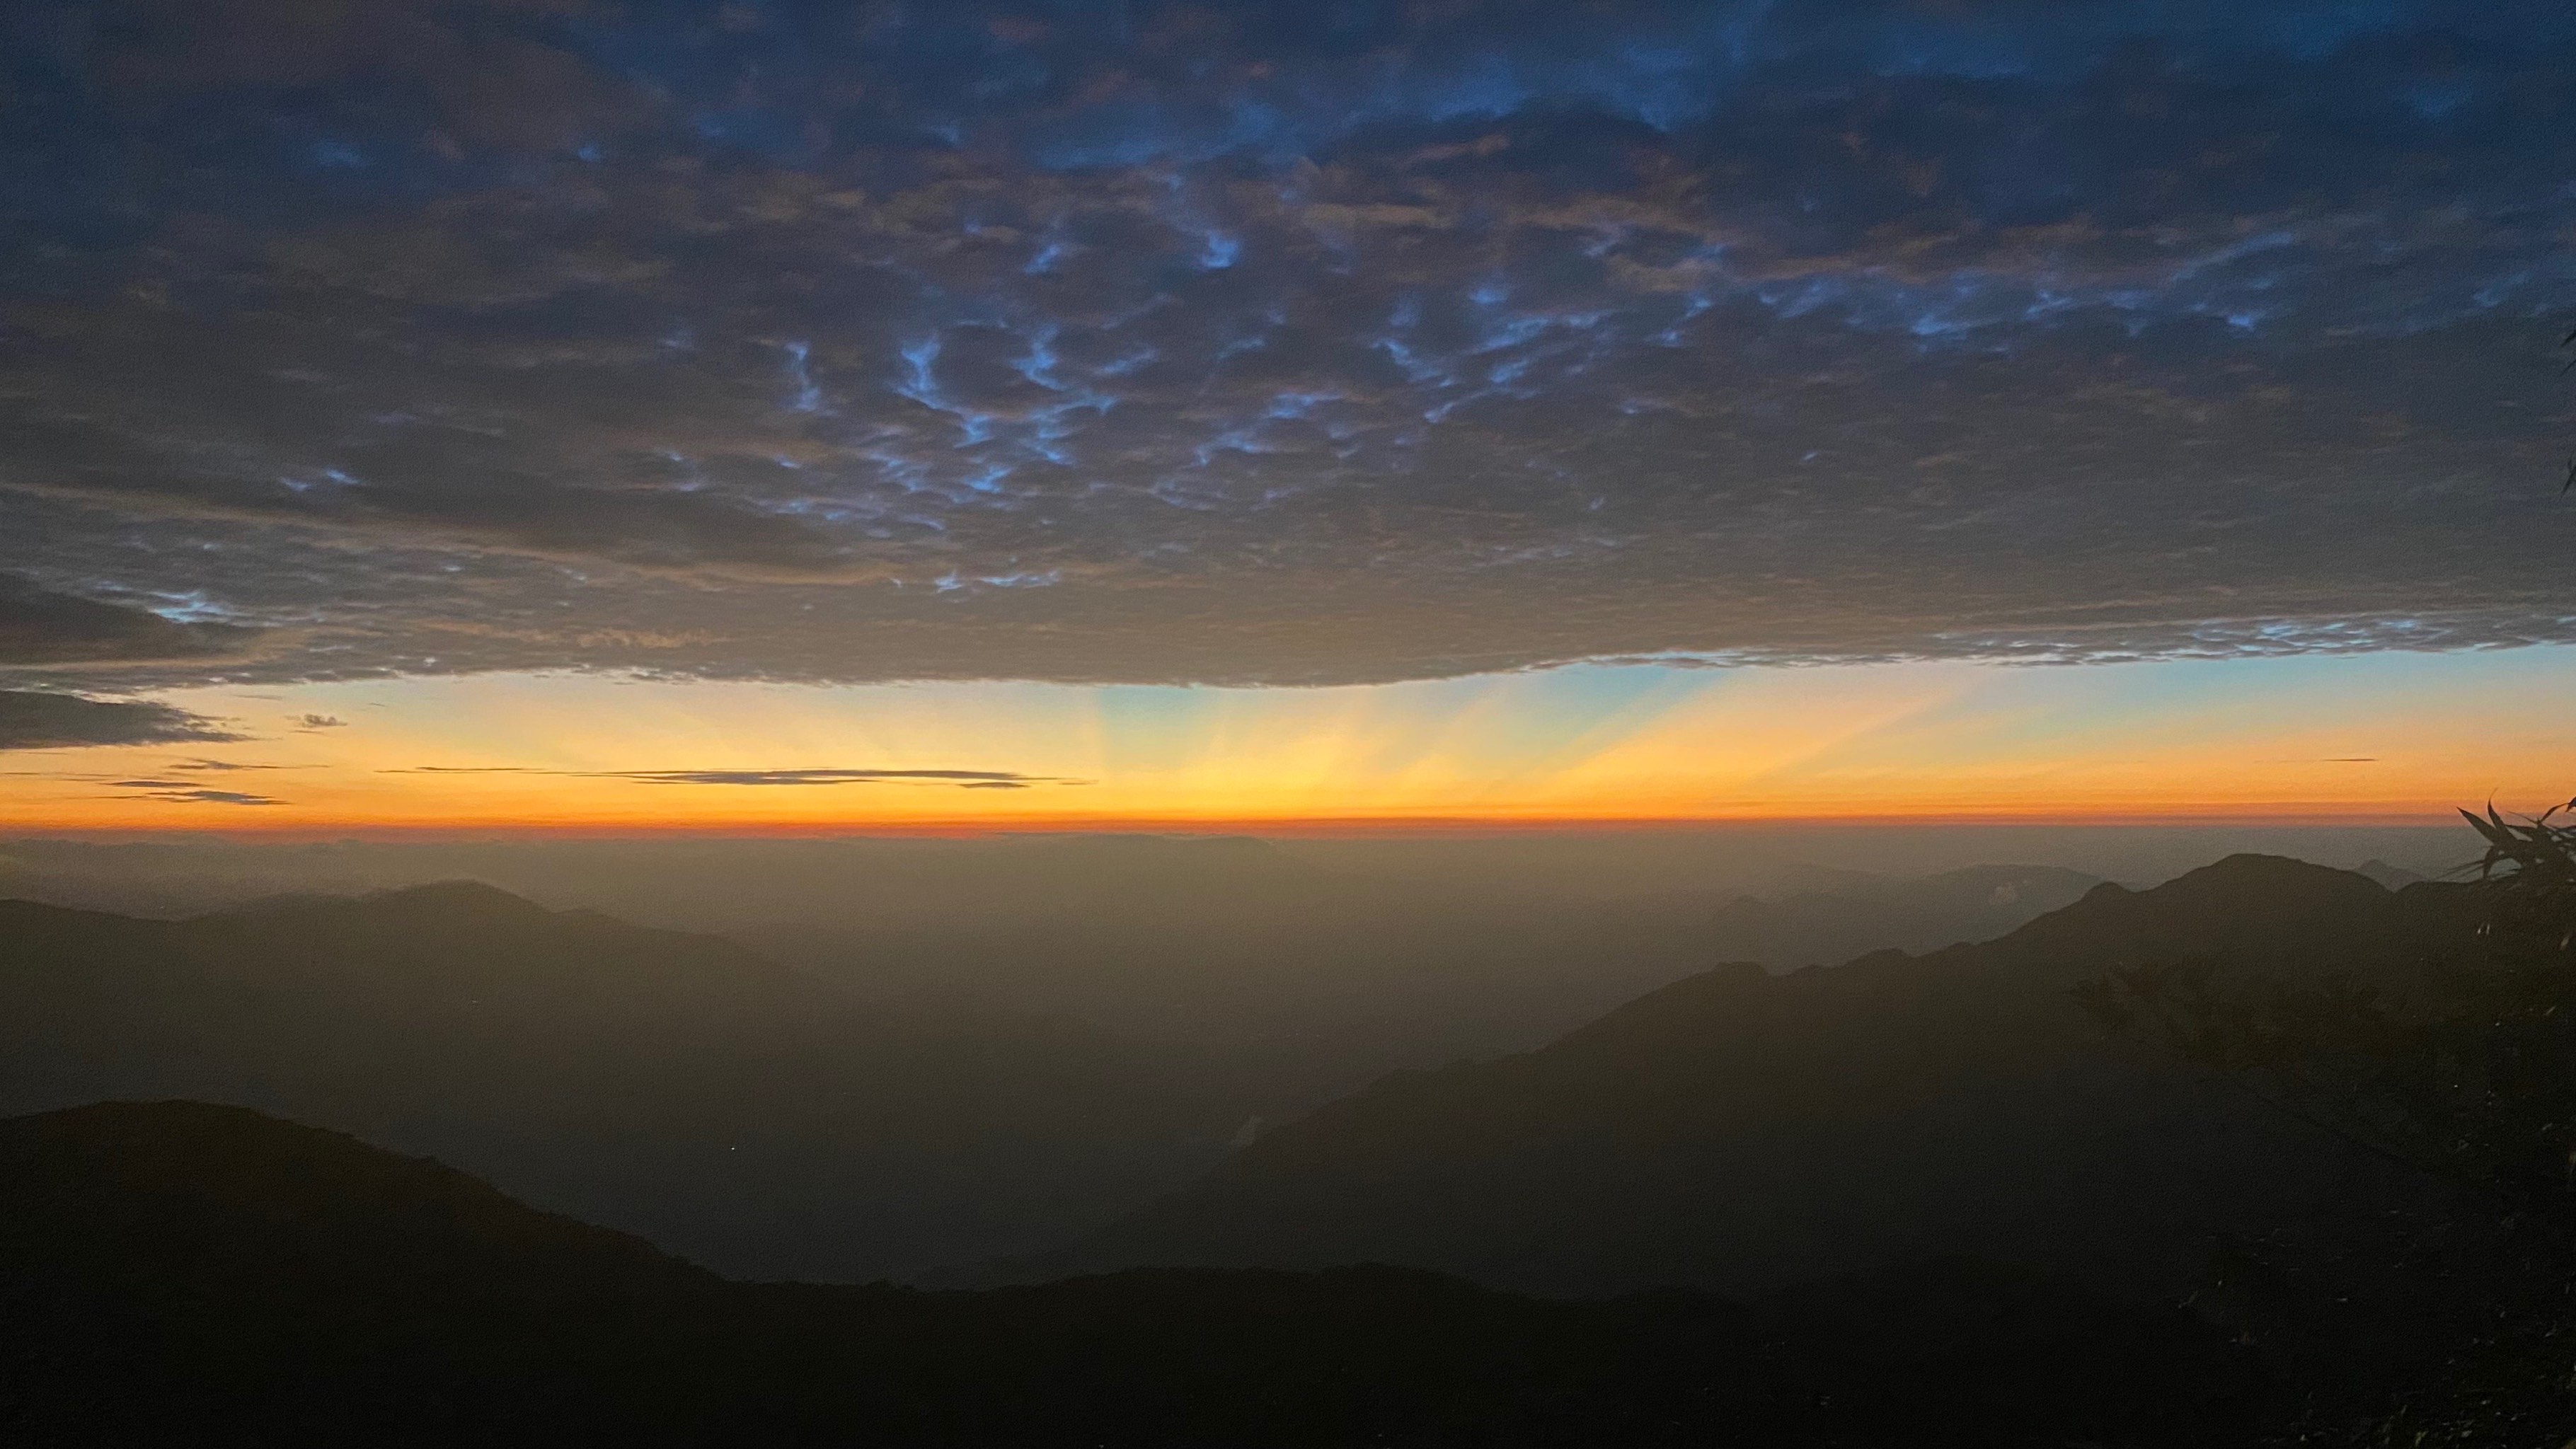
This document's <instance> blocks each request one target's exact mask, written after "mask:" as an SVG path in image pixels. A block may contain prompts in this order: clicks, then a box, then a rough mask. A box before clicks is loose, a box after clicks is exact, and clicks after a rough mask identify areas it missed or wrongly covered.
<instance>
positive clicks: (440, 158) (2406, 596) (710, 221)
mask: <svg viewBox="0 0 2576 1449" xmlns="http://www.w3.org/2000/svg"><path fill="white" fill-rule="evenodd" d="M2571 313H2576V11H2571V10H2570V9H2568V8H2567V7H2565V6H2563V5H2558V4H2548V3H2538V0H2522V3H2498V0H2485V3H2436V0H2359V3H2245V0H2239V3H2229V4H2219V3H2184V0H2129V3H2106V0H2052V3H2046V4H2041V3H2027V4H2014V3H1999V4H1983V5H1973V6H1970V5H1956V4H1946V3H1934V0H1919V3H1901V4H1869V3H1861V0H1831V3H1826V0H1805V3H1799V0H1777V3H1743V4H1656V3H1619V0H1601V3H1564V0H1559V3H1548V4H1538V3H1478V0H1439V3H1433V0H1417V3H1410V4H1370V3H1356V0H1347V3H1334V0H1308V3H1303V4H1297V5H1286V4H1249V3H1244V4H1197V5H1178V4H1151V3H1141V0H1139V3H1125V4H1075V3H1061V4H1030V3H1023V4H1015V5H982V4H974V3H944V4H940V5H905V4H893V3H874V4H871V3H858V4H851V3H839V4H828V5H827V4H789V3H750V0H739V3H729V4H721V5H693V4H678V3H648V0H632V3H607V0H597V3H594V0H453V3H432V0H379V3H371V4H366V5H355V4H315V3H310V0H187V3H181V0H123V3H68V0H24V3H20V4H16V5H12V6H9V7H7V9H6V13H5V14H0V438H5V439H6V440H7V441H6V446H5V447H0V819H5V820H6V821H8V822H10V823H12V824H23V825H25V826H28V827H31V828H43V829H61V830H81V829H103V830H157V829H183V830H203V829H239V830H257V831H275V830H304V829H312V830H322V829H339V828H349V827H369V826H381V827H384V828H408V827H424V828H426V827H437V828H450V827H457V826H472V827H475V828H503V829H506V828H514V827H523V828H530V829H540V828H542V829H559V828H569V829H588V828H602V829H725V830H733V829H742V830H762V829H787V830H841V829H873V828H889V827H919V828H925V829H929V828H940V829H947V828H977V827H979V826H1006V827H1019V826H1026V825H1047V826H1063V827H1079V826H1086V825H1100V826H1120V827H1124V826H1129V825H1134V824H1138V823H1148V824H1150V823H1156V822H1163V823H1173V824H1182V825H1190V824H1210V825H1218V824H1223V825H1229V826H1233V825H1243V824H1253V825H1259V824H1262V823H1264V822H1267V823H1270V824H1273V825H1277V826H1280V827H1282V828H1285V827H1286V826H1288V825H1292V824H1300V823H1319V822H1320V823H1324V824H1332V823H1336V822H1338V823H1344V824H1370V825H1381V824H1402V823H1405V822H1415V823H1426V822H1467V823H1473V824H1486V825H1510V824H1516V823H1531V822H1538V823H1548V822H1568V821H1588V820H1599V821H1612V822H1617V821H1657V820H1686V819H1701V818H1706V819H1737V818H1762V817H1778V816H1796V817H1804V816H1825V817H1836V818H1842V817H1871V816H1882V815H1883V816H1889V817H1905V818H1923V817H1954V816H1955V817H1962V818H1965V817H1987V816H1993V817H2011V818H2022V817H2064V818H2092V817H2100V818H2114V817H2120V818H2126V817H2186V816H2194V817H2196V816H2224V817H2235V816H2242V817H2248V818H2252V817H2262V818H2283V819H2292V818H2346V817H2350V818H2363V817H2369V818H2392V819H2393V818H2429V817H2431V816H2433V815H2438V814H2440V813H2441V812H2443V811H2445V810H2447V809H2448V808H2449V807H2450V806H2451V805H2453V804H2462V803H2480V802H2482V801H2483V800H2485V799H2486V798H2488V797H2489V796H2491V795H2492V796H2494V797H2495V798H2497V799H2499V800H2502V801H2505V802H2507V803H2510V804H2514V805H2517V806H2537V805H2539V804H2541V803H2545V802H2546V801H2548V800H2550V799H2552V798H2560V797H2563V796H2564V795H2565V794H2566V793H2567V792H2568V791H2569V790H2570V789H2571V788H2576V785H2571V784H2570V783H2569V782H2570V781H2571V780H2576V727H2571V726H2570V725H2569V724H2568V723H2567V721H2570V720H2571V719H2576V712H2571V711H2570V709H2569V704H2570V702H2571V701H2570V699H2569V697H2568V696H2569V694H2570V693H2571V690H2576V682H2571V681H2576V674H2571V670H2570V668H2569V666H2570V664H2571V663H2576V659H2571V656H2570V654H2569V652H2568V651H2569V649H2570V648H2571V647H2576V575H2571V573H2570V571H2569V570H2568V569H2567V568H2566V567H2565V566H2564V560H2565V559H2566V557H2567V556H2568V549H2569V546H2570V545H2571V543H2576V499H2570V498H2568V497H2565V496H2562V494H2561V492H2560V489H2559V483H2560V481H2561V479H2562V477H2563V476H2564V475H2565V472H2566V469H2567V468H2568V467H2569V464H2568V463H2567V462H2566V455H2567V453H2568V451H2569V450H2570V448H2576V383H2571V382H2570V381H2569V380H2568V379H2566V378H2564V377H2562V376H2561V374H2560V368H2561V366H2562V365H2563V363H2564V361H2565V358H2566V356H2567V354H2566V353H2565V352H2564V351H2563V350H2561V349H2559V348H2557V346H2556V344H2558V343H2559V341H2560V339H2561V337H2562V336H2564V335H2565V334H2566V332H2567V329H2568V327H2569V326H2570V325H2576V319H2571V315H2570V314H2571Z"/></svg>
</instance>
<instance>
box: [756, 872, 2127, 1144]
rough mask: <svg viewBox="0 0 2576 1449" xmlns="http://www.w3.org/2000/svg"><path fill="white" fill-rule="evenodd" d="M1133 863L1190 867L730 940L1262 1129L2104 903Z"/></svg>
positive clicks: (2013, 894)
mask: <svg viewBox="0 0 2576 1449" xmlns="http://www.w3.org/2000/svg"><path fill="white" fill-rule="evenodd" d="M1126 848H1127V850H1129V851H1131V852H1133V853H1134V854H1136V855H1138V856H1150V857H1151V858H1153V859H1154V860H1156V861H1157V862H1165V861H1170V862H1182V863H1186V868H1182V867H1181V866H1178V865H1176V866H1175V867H1174V868H1173V869H1172V870H1171V871H1170V872H1169V873H1168V874H1167V875H1166V876H1164V877H1161V878H1158V880H1157V883H1156V884H1155V885H1154V887H1153V888H1151V889H1132V888H1131V889H1121V890H1103V891H1101V892H1098V893H1096V894H1090V895H1084V896H1079V897H1062V898H1055V899H1053V900H1052V903H1050V898H1049V897H1048V896H1047V895H1046V894H1045V893H1042V892H1041V893H1037V894H1035V895H1034V896H1033V897H1032V898H1031V899H1024V900H1013V901H1011V902H1009V903H1008V906H1007V908H996V909H993V910H988V911H982V912H975V913H963V914H959V915H957V916H955V917H950V918H942V919H939V920H937V921H933V922H928V923H913V924H904V923H902V922H898V921H884V922H875V923H871V924H870V925H869V926H867V927H866V928H865V929H858V930H851V929H832V928H818V927H812V926H783V927H777V928H772V929H768V930H763V931H755V932H749V933H746V934H745V935H744V937H743V939H745V940H746V941H748V942H750V943H752V944H754V945H755V946H756V947H757V948H759V949H760V950H762V951H764V952H766V953H769V954H772V955H774V956H775V957H776V958H777V959H779V960H783V961H788V962H791V963H793V964H795V965H797V966H799V967H801V968H803V969H806V970H809V971H812V972H814V973H815V974H816V975H817V976H820V977H823V978H825V979H828V980H831V981H834V982H836V983H839V984H842V985H845V986H847V987H848V988H849V989H850V990H852V991H853V992H855V993H860V994H865V995H870V996H875V995H880V994H898V993H902V992H906V991H911V990H917V989H920V988H922V987H923V986H927V985H937V986H940V987H943V988H949V989H953V988H955V987H959V986H965V987H970V988H972V989H973V990H975V991H977V992H979V993H981V994H983V995H985V996H987V997H989V998H991V999H992V1000H994V1001H998V1002H1007V1003H1010V1004H1013V1005H1016V1006H1022V1007H1027V1008H1033V1009H1039V1010H1046V1011H1055V1012H1062V1013H1066V1014H1069V1015H1073V1016H1078V1017H1081V1018H1083V1019H1085V1020H1089V1021H1096V1022H1100V1023H1103V1024H1104V1025H1108V1026H1110V1027H1112V1028H1114V1029H1117V1030H1121V1031H1125V1032H1129V1033H1133V1034H1137V1035H1143V1036H1148V1037H1152V1038H1155V1039H1161V1040H1175V1041H1185V1042H1191V1043H1195V1044H1198V1045H1201V1046H1204V1047H1206V1048H1208V1049H1209V1050H1211V1051H1214V1052H1218V1053H1221V1054H1222V1055H1223V1056H1224V1057H1225V1058H1226V1060H1228V1061H1230V1062H1234V1063H1237V1064H1240V1065H1241V1066H1242V1067H1243V1068H1244V1069H1245V1072H1246V1074H1247V1077H1248V1078H1250V1079H1252V1080H1255V1081H1257V1082H1259V1083H1260V1084H1262V1086H1263V1087H1264V1088H1265V1090H1266V1099H1265V1100H1264V1101H1263V1102H1262V1104H1261V1106H1260V1110H1261V1111H1262V1112H1263V1113H1265V1114H1267V1115H1270V1116H1273V1117H1275V1116H1278V1115H1282V1114H1286V1113H1294V1112H1296V1111H1302V1110H1304V1109H1306V1108H1309V1107H1312V1106H1315V1105H1318V1104H1320V1103H1321V1102H1324V1101H1327V1100H1330V1099H1331V1098H1333V1097H1336V1096H1340V1095H1342V1094H1344V1093H1347V1092H1349V1091H1351V1090H1354V1089H1356V1088H1357V1087H1359V1086H1361V1085H1364V1084H1365V1083H1367V1082H1368V1081H1370V1080H1373V1079H1374V1078H1375V1077H1377V1076H1379V1075H1381V1074H1383V1073H1385V1072H1387V1071H1391V1070H1394V1069H1397V1068H1401V1067H1412V1066H1433V1065H1438V1064H1440V1063H1444V1062H1448V1061H1453V1060H1455V1059H1457V1058H1459V1057H1461V1056H1484V1055H1491V1054H1493V1053H1496V1052H1504V1051H1520V1050H1526V1049H1528V1048H1530V1047H1534V1046H1537V1045H1540V1044H1542V1043H1544V1042H1546V1041H1548V1040H1549V1039H1550V1038H1552V1037H1555V1036H1557V1035H1559V1034H1561V1033H1563V1032H1565V1031H1566V1030H1568V1029H1570V1028H1572V1027H1575V1026H1577V1025H1580V1024H1581V1023H1583V1022H1585V1021H1588V1020H1590V1019H1591V1018H1593V1017H1596V1016H1598V1015H1600V1014H1601V1013H1603V1012H1605V1011H1608V1010H1610V1009H1611V1008H1613V1007H1615V1006H1617V1005H1618V1004H1619V1003H1621V1002H1623V1001H1626V1000H1629V999H1630V998H1632V997H1634V996H1636V995H1637V994H1638V993H1640V992H1644V991H1651V990H1653V989H1654V988H1656V987H1659V986H1663V985H1666V984H1669V983H1670V982H1673V981H1676V980H1679V979H1681V978H1683V977H1685V976H1690V975H1694V974H1696V973H1698V972H1700V971H1704V970H1706V969H1708V967H1709V966H1710V965H1711V964H1713V963H1715V962H1719V961H1730V960H1737V961H1758V962H1761V963H1763V964H1765V965H1768V966H1772V967H1775V968H1779V969H1788V968H1791V967H1795V966H1800V965H1805V964H1808V963H1810V962H1816V961H1841V960H1846V959H1849V958H1850V957H1852V956H1854V955H1858V954H1860V953H1862V952H1865V951H1871V950H1878V949H1882V948H1887V947H1901V948H1905V949H1914V950H1921V949H1929V948H1932V947H1937V946H1945V945H1948V944H1950V943H1952V942H1954V941H1977V940H1984V939H1987V938H1989V937H1993V936H1998V935H2001V934H2003V933H2004V932H2006V931H2009V930H2011V929H2012V928H2014V927H2015V926H2018V925H2020V924H2021V923H2022V922H2024V921H2027V920H2029V919H2030V918H2031V917H2033V916H2036V915H2038V914H2040V913H2041V912H2043V911H2047V910H2052V909H2055V908H2056V907H2058V906H2062V905H2065V904H2067V903H2068V902H2071V901H2073V900H2075V899H2076V898H2077V897H2079V896H2081V895H2082V894H2083V893H2084V891H2085V890H2086V889H2088V888H2090V887H2091V886H2093V885H2095V884H2097V883H2098V882H2097V881H2096V879H2095V878H2094V877H2092V876H2088V875H2084V874H2081V873H2080V872H2076V871H2069V870H2060V869H2055V868H2052V867H2045V866H1978V867H1974V868H1971V869H1968V870H1960V871H1951V872H1946V873H1943V874H1940V875H1934V876H1927V877H1922V878H1918V879H1910V880H1909V879H1891V878H1886V877H1879V876H1871V875H1865V874H1861V873H1858V872H1851V871H1815V870H1811V871H1807V872H1803V873H1802V876H1803V878H1804V879H1805V880H1806V881H1807V882H1808V883H1809V887H1810V888H1806V889H1801V890H1798V891H1794V892H1788V893H1783V894H1779V895H1774V896H1765V897H1755V896H1748V895H1743V894H1740V893H1736V892H1712V891H1699V892H1664V893H1659V894H1654V895H1641V896H1634V897H1627V898H1621V899H1615V900H1608V901H1599V900H1567V899H1560V898H1554V897H1549V896H1545V895H1540V896H1535V897H1530V896H1523V897H1507V896H1500V895H1491V894H1483V893H1477V892H1471V891H1467V890H1462V889H1460V888H1458V887H1455V886H1441V885H1432V884H1408V883H1405V882H1402V881H1397V880H1387V879H1371V878H1366V877H1359V876H1351V875H1344V874H1340V873H1336V872H1331V871H1325V870H1321V869H1318V868H1316V867H1314V866H1311V865H1307V864H1304V863H1302V862H1299V861H1297V860H1294V859H1286V860H1282V859H1277V858H1275V855H1276V853H1275V852H1268V853H1264V852H1251V851H1246V852H1236V853H1233V854H1228V853H1224V852H1218V851H1215V850H1212V849H1200V848H1196V847H1192V848H1182V847H1179V846H1175V845H1171V844H1169V843H1155V844H1153V845H1150V846H1149V845H1148V844H1147V843H1143V842H1132V843H1130V844H1129V845H1128V846H1127V847H1126ZM1067 854H1068V857H1070V858H1074V859H1080V860H1082V861H1084V863H1085V865H1086V870H1085V871H1084V872H1082V873H1081V874H1080V875H1078V876H1077V877H1076V878H1078V879H1093V878H1099V877H1101V876H1102V875H1103V874H1104V873H1105V870H1106V866H1105V865H1104V864H1103V862H1102V860H1099V859H1094V858H1093V857H1092V854H1091V853H1089V852H1072V851H1068V852H1067ZM1099 854H1100V855H1102V856H1109V855H1114V854H1116V852H1099ZM1175 882H1178V883H1180V884H1183V885H1186V886H1187V887H1188V888H1187V889H1186V890H1172V889H1170V887H1171V886H1172V885H1173V884H1174V883H1175Z"/></svg>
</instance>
